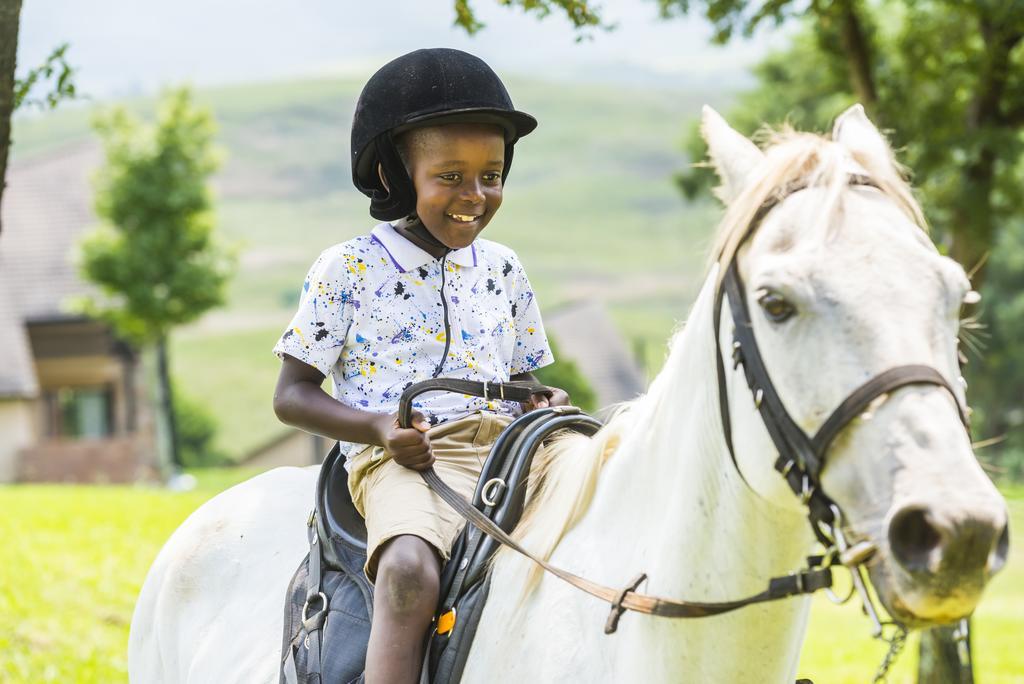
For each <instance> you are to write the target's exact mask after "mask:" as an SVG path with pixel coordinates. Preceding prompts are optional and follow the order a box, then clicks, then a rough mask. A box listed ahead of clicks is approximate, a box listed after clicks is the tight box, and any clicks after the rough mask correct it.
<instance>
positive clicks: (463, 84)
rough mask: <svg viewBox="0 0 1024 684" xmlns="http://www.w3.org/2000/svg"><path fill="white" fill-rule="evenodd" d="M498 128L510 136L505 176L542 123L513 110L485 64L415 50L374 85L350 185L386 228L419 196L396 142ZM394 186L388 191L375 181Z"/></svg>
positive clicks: (356, 129) (361, 118) (458, 54)
mask: <svg viewBox="0 0 1024 684" xmlns="http://www.w3.org/2000/svg"><path fill="white" fill-rule="evenodd" d="M461 122H471V123H492V124H496V125H498V126H501V128H502V129H503V130H504V131H505V168H504V170H503V171H502V180H504V179H505V178H507V177H508V171H509V168H510V167H511V165H512V147H513V145H515V143H516V141H517V140H519V138H521V137H523V136H524V135H526V134H528V133H530V132H531V131H532V130H533V129H534V128H536V127H537V120H536V119H534V118H533V117H532V116H530V115H529V114H526V113H525V112H520V111H517V110H516V109H515V107H514V106H513V105H512V99H511V98H510V97H509V96H508V91H507V90H505V85H504V84H503V83H502V82H501V79H500V78H498V75H497V74H495V73H494V71H493V70H492V69H491V68H490V67H489V66H487V64H486V63H485V62H484V61H483V60H482V59H480V58H479V57H474V56H473V55H471V54H469V53H467V52H462V51H461V50H452V49H449V48H430V49H424V50H416V51H415V52H410V53H409V54H406V55H402V56H401V57H399V58H397V59H395V60H392V61H390V62H388V63H387V64H385V65H384V66H383V67H381V68H380V69H379V70H378V71H377V73H375V74H374V75H373V76H371V77H370V80H369V81H367V82H366V85H365V86H364V87H363V92H362V93H360V95H359V100H358V102H356V112H355V116H354V117H353V119H352V182H353V183H355V186H356V187H357V188H358V189H359V191H360V192H362V193H363V194H364V195H366V196H367V197H369V198H370V215H371V216H373V217H374V218H377V219H380V220H381V221H394V220H396V219H401V218H405V217H406V216H409V215H411V214H413V213H415V211H416V190H415V188H414V187H413V183H412V179H411V178H410V177H409V172H408V171H407V170H406V168H405V165H404V164H403V163H402V159H401V157H399V155H398V149H397V148H396V147H395V137H396V136H397V135H399V134H401V133H403V132H405V131H407V130H410V129H412V128H416V127H417V126H423V125H426V124H428V123H429V124H436V123H461ZM377 164H380V165H381V167H382V168H383V170H384V175H385V177H386V178H387V179H388V185H389V186H390V191H388V190H387V189H386V188H385V187H384V185H383V183H381V180H380V177H379V176H378V175H377Z"/></svg>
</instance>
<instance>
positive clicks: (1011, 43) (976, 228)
mask: <svg viewBox="0 0 1024 684" xmlns="http://www.w3.org/2000/svg"><path fill="white" fill-rule="evenodd" d="M978 30H979V33H980V34H981V35H980V37H981V38H982V40H983V41H984V43H985V46H986V49H985V56H986V64H985V67H984V70H983V71H982V73H981V74H980V75H979V78H978V85H977V89H976V91H975V93H974V97H973V98H972V101H971V106H970V107H969V108H968V111H967V120H966V121H965V122H964V125H965V127H966V129H967V130H968V131H969V132H970V133H971V135H973V136H977V135H978V134H980V133H984V132H986V131H999V130H1001V129H1002V130H1006V129H1008V128H1012V127H1013V123H1012V122H1010V121H1009V120H1008V118H1007V113H1006V112H1005V111H1004V110H1003V101H1004V99H1005V96H1006V88H1007V82H1008V79H1009V77H1010V73H1011V71H1012V67H1011V62H1010V54H1011V52H1013V50H1014V49H1015V48H1016V47H1017V45H1018V44H1019V43H1020V42H1021V40H1022V39H1024V34H1021V33H1018V32H1016V31H1013V30H1008V29H1006V28H1005V27H1004V26H1003V25H1002V22H1000V21H999V20H998V18H996V17H992V16H989V15H988V14H986V10H985V9H984V8H983V7H982V8H981V9H979V16H978ZM998 144H999V143H998V141H997V140H993V141H988V142H984V143H982V145H980V146H979V149H978V150H977V152H976V156H975V158H974V160H973V162H971V163H970V164H968V165H967V166H966V168H965V170H964V177H963V183H962V184H961V188H960V193H959V196H958V197H957V198H956V200H955V202H956V205H955V207H954V210H953V222H952V225H951V231H952V235H953V247H952V250H951V252H950V256H952V257H953V258H954V259H956V260H957V261H958V262H960V264H961V265H962V266H963V267H964V268H966V269H968V270H971V269H974V268H975V267H976V266H978V265H979V264H980V263H981V262H982V260H983V259H984V258H985V257H986V256H987V255H988V253H989V252H990V251H991V249H992V245H993V243H994V240H995V230H996V224H997V221H998V219H997V217H996V216H995V213H994V207H993V199H994V197H993V195H994V190H995V177H996V164H997V163H998V161H999V150H998V148H997V145H998ZM983 278H984V266H982V267H981V268H978V270H977V272H976V274H975V276H974V278H973V279H972V285H973V286H974V289H976V290H977V289H979V288H980V287H981V283H982V280H983Z"/></svg>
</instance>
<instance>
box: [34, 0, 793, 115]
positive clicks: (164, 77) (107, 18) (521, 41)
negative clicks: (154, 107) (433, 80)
mask: <svg viewBox="0 0 1024 684" xmlns="http://www.w3.org/2000/svg"><path fill="white" fill-rule="evenodd" d="M599 6H603V8H604V10H603V14H604V17H605V19H606V20H607V21H609V22H612V23H615V24H617V29H616V30H614V31H612V32H604V31H598V32H593V38H592V40H584V41H582V42H577V41H576V40H575V34H574V33H573V30H572V28H571V25H570V24H569V22H568V20H566V19H565V18H564V17H562V16H559V15H557V14H552V15H551V16H549V17H547V18H546V19H544V20H543V21H539V20H538V19H537V18H535V17H534V16H532V15H526V14H524V13H523V12H522V10H519V9H515V8H507V7H502V6H499V4H498V2H497V0H474V2H473V7H474V8H475V9H476V10H477V13H478V15H479V18H480V19H481V20H482V21H483V22H484V23H485V24H486V25H487V26H486V28H484V29H483V30H482V31H480V32H479V33H478V34H476V35H475V36H473V37H470V36H468V35H467V34H466V33H465V31H463V30H462V29H461V28H455V27H454V26H453V21H454V17H455V13H454V10H453V2H452V0H375V1H374V2H369V1H367V0H296V1H294V2H290V3H288V2H281V0H176V1H174V2H170V1H167V0H161V1H157V0H88V1H87V2H82V1H81V0H25V2H24V5H23V8H22V13H21V28H20V35H19V43H18V65H19V66H18V74H19V75H24V73H25V71H26V69H27V68H29V67H30V66H31V65H36V64H39V63H41V62H42V61H43V60H44V59H45V58H46V56H47V55H48V54H49V53H50V51H52V49H53V48H54V47H55V46H56V45H59V44H60V43H63V42H68V43H70V44H71V47H70V49H69V52H68V55H69V61H70V63H71V64H72V65H73V66H74V67H75V68H76V69H77V71H78V73H77V76H76V80H75V83H76V85H77V87H78V89H79V91H80V92H84V93H86V94H88V95H89V96H90V97H91V98H92V99H96V100H104V99H110V98H116V97H122V96H127V95H137V94H142V93H152V92H155V91H157V90H159V89H160V88H161V87H164V86H167V85H174V84H180V83H191V84H194V85H198V86H206V85H221V84H230V83H239V82H258V81H266V80H280V79H287V78H292V77H302V76H322V75H347V76H355V77H358V78H360V79H365V78H367V77H369V75H370V74H372V73H373V71H375V70H376V69H377V68H378V67H379V66H380V65H382V64H384V63H385V62H387V61H388V60H390V59H392V58H394V57H396V56H398V55H400V54H403V53H405V52H408V51H410V50H413V49H416V48H420V47H438V46H445V47H454V48H460V49H463V50H467V51H469V52H473V53H474V54H477V55H479V56H480V57H482V58H483V59H484V60H485V61H487V62H488V63H490V64H491V66H492V67H494V68H495V69H496V70H497V71H498V72H499V73H500V74H503V75H505V74H507V75H520V76H530V77H540V78H544V79H548V80H559V79H566V80H586V81H604V82H631V83H639V84H641V85H645V86H664V87H673V86H685V85H693V84H709V83H710V84H715V83H721V84H723V85H724V86H732V87H735V86H738V85H743V84H744V83H745V82H746V79H747V77H746V70H747V68H748V67H749V66H751V65H753V64H754V63H755V62H757V61H758V60H759V59H760V58H761V57H762V56H763V55H764V54H765V52H766V51H767V50H768V49H770V47H772V46H773V45H775V44H779V42H780V40H781V38H782V36H781V35H780V34H778V33H771V32H762V33H761V34H759V35H756V36H755V37H754V38H753V39H751V40H746V41H744V40H738V41H736V42H734V43H732V44H730V45H729V46H727V47H718V46H713V45H711V44H710V42H709V37H710V34H711V31H710V27H709V24H708V22H707V21H706V20H704V19H703V18H702V17H700V16H695V17H689V18H685V19H672V20H669V21H663V20H660V19H658V18H657V8H656V3H655V2H653V0H604V2H602V3H599Z"/></svg>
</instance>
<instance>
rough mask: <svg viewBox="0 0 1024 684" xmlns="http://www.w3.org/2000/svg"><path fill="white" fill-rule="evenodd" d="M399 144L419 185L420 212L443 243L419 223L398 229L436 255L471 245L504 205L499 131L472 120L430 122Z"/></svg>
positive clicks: (418, 214)
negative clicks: (502, 199)
mask: <svg viewBox="0 0 1024 684" xmlns="http://www.w3.org/2000/svg"><path fill="white" fill-rule="evenodd" d="M400 146H401V147H402V148H404V152H405V157H406V160H407V163H408V166H409V174H410V176H412V180H413V185H414V186H415V188H416V215H417V216H418V217H419V219H420V222H421V223H422V224H423V227H424V228H425V229H426V231H427V232H429V234H430V236H432V237H433V238H434V239H435V240H437V241H438V242H440V243H441V245H443V246H441V245H436V244H432V241H427V240H426V239H425V238H426V236H425V235H422V233H421V231H422V229H420V230H417V226H413V227H412V228H411V229H400V231H399V232H401V233H402V234H403V235H405V236H406V237H407V238H409V239H410V240H412V241H413V242H414V243H416V244H417V245H418V246H419V247H421V248H422V249H424V250H426V251H427V252H429V253H430V254H432V255H434V256H435V257H440V256H442V255H443V254H444V252H445V248H448V249H462V248H463V247H468V246H469V245H470V244H471V243H472V242H473V240H474V239H476V236H477V235H479V233H480V231H482V230H483V229H484V227H485V226H487V224H488V222H490V220H491V217H493V216H494V214H495V212H497V211H498V207H500V206H501V197H502V182H501V174H502V170H503V169H504V165H505V138H504V136H503V134H502V132H501V129H500V128H499V127H497V126H494V125H489V124H468V123H465V124H464V123H459V124H446V125H441V126H428V127H424V128H417V129H414V130H412V131H409V132H408V133H406V134H405V136H403V138H402V139H401V141H400ZM417 233H420V234H417Z"/></svg>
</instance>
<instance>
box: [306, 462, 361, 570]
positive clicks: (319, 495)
mask: <svg viewBox="0 0 1024 684" xmlns="http://www.w3.org/2000/svg"><path fill="white" fill-rule="evenodd" d="M316 512H317V515H316V525H317V535H318V536H319V537H320V540H321V541H322V542H325V543H324V544H323V554H324V560H325V561H326V562H327V565H328V566H331V567H342V566H344V565H351V563H350V562H347V563H346V562H345V561H346V560H348V561H351V560H352V559H342V558H341V557H340V556H342V555H346V556H347V555H352V554H355V555H356V556H362V557H363V558H365V557H366V521H364V520H363V516H361V515H359V511H357V510H356V506H355V504H354V503H352V495H351V493H350V492H349V490H348V471H347V470H346V469H345V458H344V456H342V455H341V448H340V446H339V445H338V444H335V445H334V448H333V449H331V451H330V453H329V454H327V458H325V459H324V463H323V465H322V466H321V468H320V478H319V479H318V480H317V485H316ZM335 542H338V543H340V544H342V545H343V546H344V549H338V548H337V544H336V543H335ZM346 551H347V553H346Z"/></svg>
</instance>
